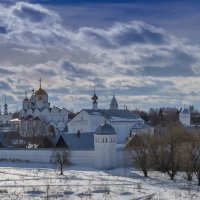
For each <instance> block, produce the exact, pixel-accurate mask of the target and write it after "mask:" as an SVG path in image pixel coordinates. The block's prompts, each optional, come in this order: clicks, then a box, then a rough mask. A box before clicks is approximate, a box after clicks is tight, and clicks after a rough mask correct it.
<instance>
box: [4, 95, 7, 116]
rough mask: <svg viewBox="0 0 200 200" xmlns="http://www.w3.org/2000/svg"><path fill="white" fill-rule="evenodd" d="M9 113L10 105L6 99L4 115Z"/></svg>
mask: <svg viewBox="0 0 200 200" xmlns="http://www.w3.org/2000/svg"><path fill="white" fill-rule="evenodd" d="M7 114H8V105H7V103H6V99H5V105H4V115H7Z"/></svg>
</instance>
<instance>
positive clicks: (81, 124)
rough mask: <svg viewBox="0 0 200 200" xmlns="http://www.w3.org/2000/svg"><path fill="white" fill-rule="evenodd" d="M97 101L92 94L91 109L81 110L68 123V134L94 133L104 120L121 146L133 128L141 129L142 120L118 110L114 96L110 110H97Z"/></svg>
mask: <svg viewBox="0 0 200 200" xmlns="http://www.w3.org/2000/svg"><path fill="white" fill-rule="evenodd" d="M97 99H98V97H97V95H96V94H95V92H94V95H93V97H92V100H93V103H92V105H93V107H92V109H83V110H81V111H80V112H79V113H78V114H77V115H76V116H75V117H74V118H73V119H72V120H71V121H69V122H68V132H69V133H77V132H78V131H80V132H81V133H82V132H95V131H96V129H97V127H98V126H99V125H100V124H102V123H104V121H105V118H106V122H107V123H108V124H110V125H112V126H113V128H114V130H115V132H116V133H117V143H118V144H122V143H124V142H125V140H126V138H127V137H128V135H129V133H130V131H132V129H133V128H134V127H138V128H139V127H143V125H144V120H142V119H141V118H140V117H138V116H137V115H135V114H133V113H132V112H130V111H129V110H127V109H118V103H117V100H116V98H115V96H114V95H113V98H112V100H111V103H110V109H98V103H97ZM138 130H139V129H138Z"/></svg>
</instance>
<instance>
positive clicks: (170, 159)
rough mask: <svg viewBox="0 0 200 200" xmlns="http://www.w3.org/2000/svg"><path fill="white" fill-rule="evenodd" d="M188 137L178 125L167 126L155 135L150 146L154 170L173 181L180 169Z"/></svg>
mask: <svg viewBox="0 0 200 200" xmlns="http://www.w3.org/2000/svg"><path fill="white" fill-rule="evenodd" d="M187 139H188V135H187V133H186V131H185V130H184V128H183V127H182V126H181V124H180V123H173V124H169V125H168V126H167V127H165V129H164V130H163V132H162V133H161V134H158V135H156V139H155V141H154V142H155V143H154V145H152V149H151V151H152V153H151V154H152V157H153V160H154V164H155V165H154V166H155V170H159V171H161V172H166V173H167V174H168V175H169V176H170V179H171V180H173V179H174V177H175V175H176V173H177V171H178V170H179V169H180V168H181V165H180V163H181V155H182V149H183V145H184V142H186V141H187Z"/></svg>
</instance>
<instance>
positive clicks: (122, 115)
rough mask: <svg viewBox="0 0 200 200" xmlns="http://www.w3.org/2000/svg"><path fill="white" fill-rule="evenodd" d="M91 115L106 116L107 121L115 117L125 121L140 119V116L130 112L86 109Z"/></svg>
mask: <svg viewBox="0 0 200 200" xmlns="http://www.w3.org/2000/svg"><path fill="white" fill-rule="evenodd" d="M84 111H86V112H87V113H88V114H89V115H101V116H103V117H105V116H106V118H107V119H109V120H112V118H113V117H117V118H121V119H122V120H123V119H129V120H135V119H140V117H139V116H137V115H135V114H133V113H132V112H130V111H129V110H123V109H118V110H110V109H99V110H93V109H84Z"/></svg>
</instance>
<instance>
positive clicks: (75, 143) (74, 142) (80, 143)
mask: <svg viewBox="0 0 200 200" xmlns="http://www.w3.org/2000/svg"><path fill="white" fill-rule="evenodd" d="M61 137H62V138H63V140H64V142H65V143H66V147H68V148H69V149H70V150H93V149H94V133H80V135H79V136H78V135H77V134H76V133H64V134H62V135H61ZM59 140H60V139H59ZM59 140H58V141H59ZM57 144H58V143H57ZM57 144H56V147H59V146H58V145H57ZM62 145H63V144H62Z"/></svg>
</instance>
